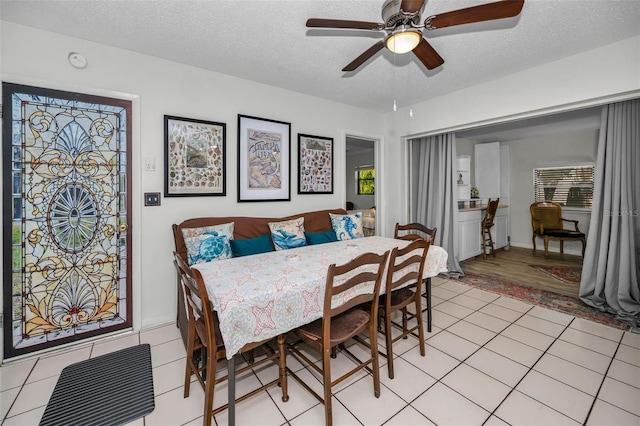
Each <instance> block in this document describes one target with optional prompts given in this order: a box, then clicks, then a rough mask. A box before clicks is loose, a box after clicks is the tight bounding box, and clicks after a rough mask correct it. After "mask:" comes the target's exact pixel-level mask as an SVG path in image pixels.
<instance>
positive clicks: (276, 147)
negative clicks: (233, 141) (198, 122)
mask: <svg viewBox="0 0 640 426" xmlns="http://www.w3.org/2000/svg"><path fill="white" fill-rule="evenodd" d="M290 157H291V123H285V122H283V121H276V120H268V119H264V118H258V117H250V116H247V115H240V114H239V115H238V201H289V200H291V179H290V175H291V159H290Z"/></svg>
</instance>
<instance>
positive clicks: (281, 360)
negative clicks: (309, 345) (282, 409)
mask: <svg viewBox="0 0 640 426" xmlns="http://www.w3.org/2000/svg"><path fill="white" fill-rule="evenodd" d="M285 345H286V339H285V335H284V334H281V335H279V336H278V351H279V357H278V367H279V369H280V387H281V388H282V402H287V401H289V388H288V384H287V350H286V348H285Z"/></svg>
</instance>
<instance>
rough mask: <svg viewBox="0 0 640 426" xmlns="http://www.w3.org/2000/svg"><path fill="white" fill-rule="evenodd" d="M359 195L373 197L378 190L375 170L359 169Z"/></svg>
mask: <svg viewBox="0 0 640 426" xmlns="http://www.w3.org/2000/svg"><path fill="white" fill-rule="evenodd" d="M357 173H358V195H373V194H374V191H375V188H376V171H375V169H374V168H367V169H359V170H358V171H357Z"/></svg>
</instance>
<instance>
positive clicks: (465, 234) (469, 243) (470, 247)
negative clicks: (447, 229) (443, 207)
mask: <svg viewBox="0 0 640 426" xmlns="http://www.w3.org/2000/svg"><path fill="white" fill-rule="evenodd" d="M458 219H459V229H460V233H459V236H458V241H459V258H458V260H459V261H462V260H465V259H468V258H470V257H473V256H477V255H479V254H480V253H481V252H482V250H481V246H482V240H481V235H480V221H481V213H480V211H479V210H477V211H472V212H463V213H460V214H459V218H458Z"/></svg>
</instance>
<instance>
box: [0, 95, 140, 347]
mask: <svg viewBox="0 0 640 426" xmlns="http://www.w3.org/2000/svg"><path fill="white" fill-rule="evenodd" d="M3 89H4V90H3V91H4V93H5V102H4V103H5V105H7V104H8V102H6V100H7V97H10V99H9V101H10V105H11V110H12V114H11V115H9V117H11V118H12V119H11V121H10V122H9V123H7V120H5V123H4V125H3V128H4V129H5V140H11V141H12V147H11V149H10V150H8V149H7V148H6V147H5V150H4V153H3V154H4V157H5V158H4V160H3V161H4V165H5V166H6V165H7V161H8V162H10V164H11V168H12V170H13V179H12V181H11V183H10V184H11V189H10V191H7V187H6V185H7V183H6V182H5V195H4V196H5V202H7V201H8V200H7V196H9V197H11V199H12V202H11V203H10V204H11V205H12V207H13V211H12V215H11V218H9V219H7V218H6V217H5V224H6V223H11V228H12V241H11V247H12V250H11V252H12V258H11V266H10V268H11V269H10V270H11V274H12V288H11V289H10V290H9V292H10V294H7V289H5V295H7V296H9V297H8V298H7V297H5V300H7V299H9V300H11V301H12V306H11V310H12V312H11V318H12V327H11V329H12V336H11V347H10V348H7V347H6V345H5V350H6V352H7V353H6V354H5V355H6V356H7V357H10V356H14V355H17V354H20V353H25V352H30V351H33V350H38V349H42V348H43V347H46V346H52V345H53V344H57V343H65V342H67V341H69V340H77V339H79V338H82V337H84V336H85V335H86V336H87V337H88V336H90V335H95V334H96V332H100V330H102V329H105V328H108V327H111V329H110V330H108V331H112V330H114V329H118V328H124V327H128V326H130V324H131V318H130V316H131V314H130V307H128V306H127V304H126V303H125V304H123V303H121V301H122V299H125V300H128V299H129V298H128V297H126V295H128V294H130V285H129V283H130V279H128V277H127V276H126V273H127V267H126V266H127V265H126V262H127V257H128V256H126V252H127V250H129V248H130V242H129V241H128V236H127V232H126V231H127V228H128V221H127V218H128V215H127V210H128V207H129V201H128V199H127V197H126V194H127V190H128V187H127V183H126V179H125V178H126V175H127V172H128V171H127V164H126V161H122V160H123V159H126V158H127V147H128V140H127V135H128V134H129V125H128V121H129V117H130V104H129V103H128V102H125V101H121V100H114V99H109V98H97V97H89V96H87V97H86V98H87V100H86V101H84V100H82V99H81V98H82V97H83V95H79V94H70V93H67V92H56V91H52V90H48V89H40V90H41V91H42V92H43V93H44V95H43V94H42V93H38V90H37V88H28V87H26V86H17V85H10V84H5V86H4V88H3ZM7 92H10V93H9V94H7ZM56 95H59V96H56ZM96 100H99V101H104V103H96ZM8 132H10V135H11V137H10V138H7V137H6V136H7V133H8ZM6 157H10V158H6ZM122 197H124V200H123V199H122ZM11 219H13V220H12V221H11ZM8 221H9V222H8ZM123 246H124V248H125V250H124V251H123V250H122V248H123ZM6 247H7V245H6V244H5V248H6ZM6 269H7V265H6V262H5V271H6ZM6 276H7V275H5V277H6ZM5 282H7V280H6V279H5ZM114 327H115V328H114ZM8 329H9V327H5V330H8ZM6 341H7V339H6V338H5V342H6ZM43 345H44V346H43Z"/></svg>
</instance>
